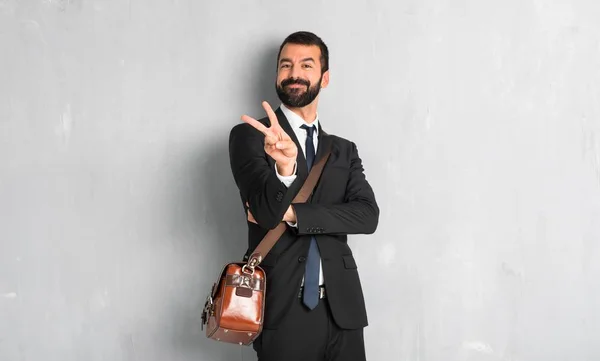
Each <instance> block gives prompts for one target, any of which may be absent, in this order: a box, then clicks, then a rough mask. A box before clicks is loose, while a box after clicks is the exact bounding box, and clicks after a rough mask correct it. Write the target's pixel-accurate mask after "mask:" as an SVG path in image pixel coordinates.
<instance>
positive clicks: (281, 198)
mask: <svg viewBox="0 0 600 361" xmlns="http://www.w3.org/2000/svg"><path fill="white" fill-rule="evenodd" d="M275 199H277V202H281V201H282V200H283V192H281V191H279V192H277V196H276V197H275Z"/></svg>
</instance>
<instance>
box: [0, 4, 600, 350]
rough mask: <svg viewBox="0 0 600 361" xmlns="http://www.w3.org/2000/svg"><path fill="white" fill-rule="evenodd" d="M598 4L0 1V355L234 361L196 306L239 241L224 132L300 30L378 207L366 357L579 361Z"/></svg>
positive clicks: (597, 220)
mask: <svg viewBox="0 0 600 361" xmlns="http://www.w3.org/2000/svg"><path fill="white" fill-rule="evenodd" d="M598 19H600V4H599V3H598V2H597V1H594V0H587V1H584V0H579V1H577V0H572V1H567V0H563V1H559V0H556V1H552V0H545V1H544V0H503V1H482V0H454V1H443V0H400V1H398V0H394V1H392V0H387V1H384V0H376V1H369V2H367V1H364V0H363V1H350V2H349V1H341V0H338V1H308V0H307V1H302V2H297V1H289V0H286V1H281V0H279V1H260V0H245V1H213V2H210V3H208V2H205V1H198V0H170V1H167V0H162V1H159V0H143V1H142V0H129V1H127V0H118V1H117V0H104V1H100V0H96V1H93V0H0V51H1V56H0V360H2V361H42V360H43V361H97V360H98V361H99V360H107V361H121V360H122V361H162V360H170V361H191V360H201V361H229V360H254V359H255V358H254V355H253V352H252V350H251V349H250V348H240V347H237V346H231V345H224V344H220V343H215V342H212V341H207V340H205V339H204V336H203V334H202V333H201V331H200V329H199V326H200V308H201V306H202V304H203V301H204V297H205V294H206V291H207V289H208V287H209V284H210V283H212V282H213V280H214V277H216V274H217V272H218V270H219V267H220V266H221V265H222V264H223V263H224V262H226V261H229V260H236V259H238V258H239V257H240V256H241V254H242V253H243V251H244V247H245V237H244V236H245V229H244V227H245V224H244V217H243V213H242V208H241V205H240V204H239V203H238V196H237V193H236V188H235V186H234V183H233V180H232V177H231V174H230V170H229V164H228V154H227V137H228V132H229V129H230V128H231V127H232V126H233V125H234V124H236V123H237V122H238V121H239V117H240V115H241V114H243V113H249V114H251V115H254V116H261V115H262V114H263V112H262V109H261V108H260V101H261V100H263V99H267V100H269V101H272V104H273V105H277V102H275V100H276V97H275V94H274V91H273V83H274V75H275V73H274V72H275V56H276V50H277V47H278V45H279V43H280V42H281V41H282V39H283V38H284V37H285V36H286V35H287V34H289V33H291V32H293V31H296V30H304V29H306V30H312V31H314V32H316V33H318V34H319V35H321V36H322V37H323V38H324V40H325V41H326V42H327V43H328V45H329V47H330V51H331V68H332V70H331V80H332V82H331V86H330V87H329V88H328V89H327V90H325V91H324V93H323V96H322V101H321V108H320V116H321V119H322V121H323V124H324V126H325V128H326V129H327V130H328V131H329V132H330V133H334V134H338V135H340V136H343V137H347V138H350V139H352V140H353V141H355V142H357V144H358V146H359V149H360V152H361V155H362V157H363V159H364V163H365V167H366V172H367V176H368V178H369V180H370V181H371V183H372V185H373V187H374V189H375V191H376V194H377V196H378V200H379V203H380V207H381V211H382V214H381V219H380V227H379V229H378V231H377V233H376V234H375V235H374V236H369V237H360V236H358V237H354V238H353V240H352V242H351V244H352V246H353V249H354V252H355V254H356V257H357V260H358V262H359V270H360V272H361V275H362V278H363V282H364V288H365V291H366V297H367V304H368V307H369V311H370V312H369V315H370V323H371V325H370V326H369V327H368V328H367V330H366V342H367V347H368V351H367V352H368V356H369V360H371V361H387V360H402V361H404V360H406V361H408V360H411V361H458V360H472V361H488V360H489V361H491V360H523V361H554V360H556V361H571V360H572V361H592V360H599V359H600V288H599V284H600V282H599V281H598V279H599V278H600V263H598V262H597V260H598V259H599V258H600V246H599V244H598V243H599V242H598V241H599V239H600V119H599V116H600V88H599V87H600V66H599V64H600V22H598Z"/></svg>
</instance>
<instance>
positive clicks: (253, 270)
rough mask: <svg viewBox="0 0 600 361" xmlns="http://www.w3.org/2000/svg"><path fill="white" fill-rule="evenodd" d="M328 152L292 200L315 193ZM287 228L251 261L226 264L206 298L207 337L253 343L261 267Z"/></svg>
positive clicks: (260, 311)
mask: <svg viewBox="0 0 600 361" xmlns="http://www.w3.org/2000/svg"><path fill="white" fill-rule="evenodd" d="M330 154H331V152H330V151H327V153H326V154H325V156H324V157H323V158H321V159H320V160H319V162H317V163H316V164H315V165H314V166H313V167H312V169H311V171H310V173H309V175H308V177H307V178H306V181H305V182H304V184H303V185H302V188H300V191H299V192H298V194H297V195H296V197H295V198H294V199H293V200H292V203H304V202H306V201H307V200H308V198H309V197H310V195H311V193H312V192H313V190H314V188H315V186H316V184H317V182H318V180H319V177H320V176H321V173H322V172H323V168H324V167H325V163H326V162H327V159H328V158H329V155H330ZM285 230H286V224H285V222H281V223H279V225H278V226H277V227H276V228H274V229H271V230H269V232H267V234H266V235H265V237H264V238H263V239H262V241H261V242H260V243H259V245H258V246H257V247H256V249H255V250H254V252H253V253H252V254H251V255H250V257H249V258H248V261H247V262H234V263H229V264H226V265H225V267H224V268H223V270H222V271H221V273H220V275H219V278H218V280H217V282H215V283H214V284H213V286H212V289H211V291H210V293H209V295H208V297H207V298H206V303H205V305H204V310H203V311H202V327H204V326H206V337H208V338H210V339H213V340H216V341H222V342H229V343H237V344H240V345H250V344H251V343H252V342H253V341H254V340H255V339H256V337H258V335H260V333H261V331H262V327H263V318H264V311H265V299H266V298H265V292H266V282H267V280H266V274H265V271H264V270H263V269H262V268H261V267H259V265H260V263H261V262H262V260H263V259H264V258H265V257H266V256H267V254H268V253H269V251H270V250H271V248H273V246H274V245H275V243H277V241H278V240H279V238H280V237H281V235H282V234H283V233H284V232H285Z"/></svg>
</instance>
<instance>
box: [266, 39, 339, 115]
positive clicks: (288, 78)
mask: <svg viewBox="0 0 600 361" xmlns="http://www.w3.org/2000/svg"><path fill="white" fill-rule="evenodd" d="M277 66H278V68H277V84H276V90H277V96H279V99H280V100H281V102H282V103H283V104H285V105H286V106H288V107H291V108H302V107H305V106H307V105H309V104H311V103H312V102H313V101H314V100H315V99H316V98H317V96H318V95H319V92H320V90H321V88H325V87H327V85H328V84H329V71H325V72H324V73H323V72H322V71H321V68H322V66H321V50H320V49H319V47H318V46H316V45H300V44H293V43H287V44H285V45H284V47H283V48H282V49H281V53H280V55H279V62H278V64H277Z"/></svg>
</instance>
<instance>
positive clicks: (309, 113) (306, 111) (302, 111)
mask: <svg viewBox="0 0 600 361" xmlns="http://www.w3.org/2000/svg"><path fill="white" fill-rule="evenodd" d="M317 103H318V102H317V99H315V100H314V101H313V102H312V103H310V104H308V105H307V106H305V107H302V108H292V107H289V106H288V109H289V110H291V111H292V112H294V113H295V114H297V115H298V116H300V118H302V119H304V121H305V122H307V123H308V124H312V123H313V122H314V121H315V119H316V118H317Z"/></svg>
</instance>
